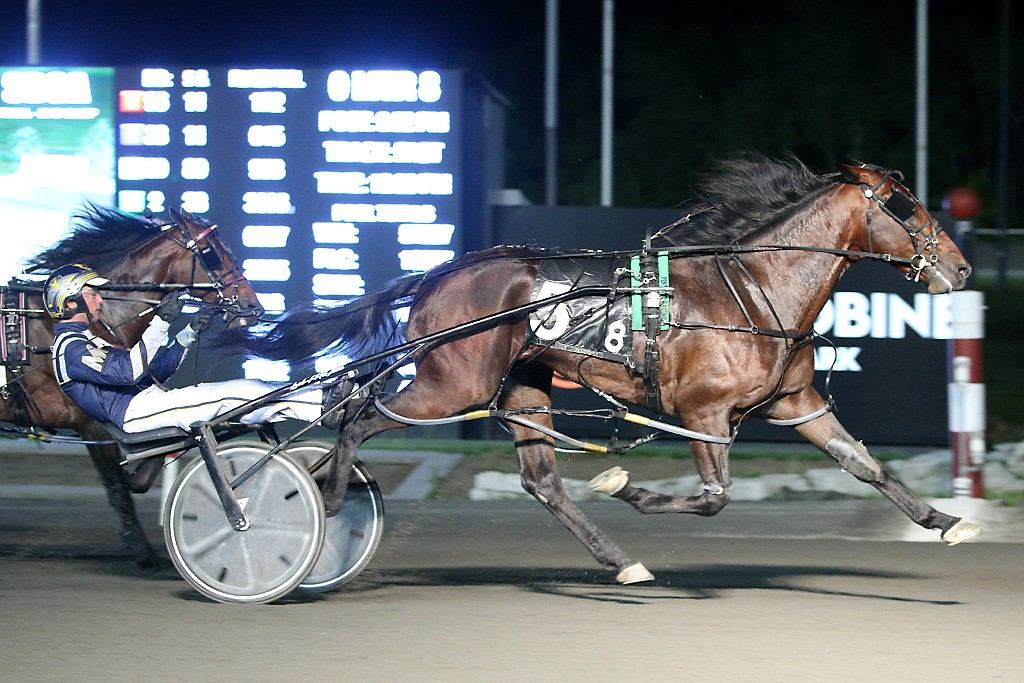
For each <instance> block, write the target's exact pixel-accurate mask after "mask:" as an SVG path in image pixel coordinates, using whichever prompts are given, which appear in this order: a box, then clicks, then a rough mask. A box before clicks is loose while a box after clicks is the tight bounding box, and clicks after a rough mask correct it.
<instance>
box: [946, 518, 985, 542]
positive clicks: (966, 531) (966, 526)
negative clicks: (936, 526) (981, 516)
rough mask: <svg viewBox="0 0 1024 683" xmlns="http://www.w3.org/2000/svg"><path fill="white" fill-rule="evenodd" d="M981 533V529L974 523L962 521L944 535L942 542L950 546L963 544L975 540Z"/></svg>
mask: <svg viewBox="0 0 1024 683" xmlns="http://www.w3.org/2000/svg"><path fill="white" fill-rule="evenodd" d="M980 533H981V527H980V526H978V525H977V524H975V523H974V522H968V521H965V520H962V519H961V520H960V521H959V522H957V523H956V524H954V525H953V526H951V527H950V528H949V529H947V530H946V533H944V534H942V540H943V541H945V542H946V543H948V544H949V545H956V544H957V543H963V542H964V541H966V540H968V539H971V538H974V537H975V536H977V535H978V534H980Z"/></svg>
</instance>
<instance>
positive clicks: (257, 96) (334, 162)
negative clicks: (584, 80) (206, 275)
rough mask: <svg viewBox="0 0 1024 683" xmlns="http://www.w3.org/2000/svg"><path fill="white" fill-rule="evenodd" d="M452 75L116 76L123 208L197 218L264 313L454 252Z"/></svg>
mask: <svg viewBox="0 0 1024 683" xmlns="http://www.w3.org/2000/svg"><path fill="white" fill-rule="evenodd" d="M460 77H461V74H460V73H459V72H453V71H433V70H424V71H411V70H358V69H357V70H346V69H242V68H196V67H189V68H169V67H167V68H164V67H151V68H139V69H125V68H118V69H117V70H116V81H115V83H116V88H115V90H116V98H117V104H116V109H117V132H116V137H117V205H118V207H119V208H121V209H122V210H125V211H130V212H134V213H142V212H144V211H147V210H148V211H151V212H153V213H155V214H160V213H162V212H164V211H165V210H166V208H167V207H169V206H179V205H180V206H182V207H183V208H185V209H186V210H188V211H191V212H194V213H199V214H206V215H208V216H209V217H210V219H211V220H213V221H215V222H217V223H218V224H220V225H222V226H224V228H225V229H224V234H225V236H226V237H228V238H229V239H231V238H232V236H235V238H234V247H235V253H236V255H237V256H238V257H239V259H240V260H241V263H242V267H243V269H244V271H245V275H246V277H247V278H248V279H249V280H250V281H251V282H252V283H253V285H254V287H255V288H256V290H257V292H258V294H259V296H260V300H261V302H262V303H263V305H264V307H265V308H266V309H267V310H268V311H282V310H285V309H286V308H287V307H288V306H289V305H290V304H292V303H295V302H298V301H309V300H313V301H317V302H320V303H341V302H344V301H346V300H348V299H351V298H352V297H355V296H358V295H361V294H364V293H365V292H367V291H370V290H371V289H373V288H376V287H379V286H381V285H383V284H384V283H385V282H387V281H388V280H390V279H392V278H394V277H397V276H399V275H401V274H403V273H406V272H412V271H423V270H427V269H429V268H431V267H433V266H435V265H437V264H438V263H441V262H443V261H446V260H448V259H450V258H452V257H453V256H455V254H456V253H457V252H459V250H460V248H461V244H460V237H461V234H460V233H461V227H462V216H461V213H462V212H461V204H460V189H461V188H460V184H461V182H462V177H461V174H460V163H459V161H460V158H461V149H460V133H461V131H460V125H461V120H460V117H459V112H460V110H461V101H460V86H461V82H460Z"/></svg>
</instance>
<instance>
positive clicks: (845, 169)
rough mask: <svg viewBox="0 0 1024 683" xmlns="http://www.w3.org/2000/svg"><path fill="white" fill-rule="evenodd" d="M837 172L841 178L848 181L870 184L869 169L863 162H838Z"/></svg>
mask: <svg viewBox="0 0 1024 683" xmlns="http://www.w3.org/2000/svg"><path fill="white" fill-rule="evenodd" d="M839 172H840V174H842V176H843V180H844V181H846V182H848V183H868V184H870V182H869V181H870V178H871V171H870V169H869V168H868V165H867V164H865V163H862V162H859V161H850V162H848V163H842V164H839Z"/></svg>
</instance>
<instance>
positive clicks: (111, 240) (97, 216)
mask: <svg viewBox="0 0 1024 683" xmlns="http://www.w3.org/2000/svg"><path fill="white" fill-rule="evenodd" d="M158 234H160V229H159V228H158V227H157V226H156V225H154V224H153V223H150V222H149V221H147V220H144V219H142V218H138V217H136V216H132V215H130V214H127V213H123V212H121V211H117V210H115V209H107V208H103V207H100V206H96V205H95V204H86V205H85V206H84V207H83V208H82V209H81V210H80V211H78V212H77V213H75V214H74V215H73V216H72V218H71V234H69V235H68V236H67V237H65V238H64V239H62V240H61V241H60V242H58V243H57V244H56V245H54V246H53V247H51V248H49V249H47V250H46V251H44V252H42V253H40V254H37V255H36V256H33V257H32V258H31V259H29V260H28V261H27V263H26V265H28V266H29V267H30V268H38V269H53V268H58V267H60V266H62V265H64V264H66V263H83V264H85V265H87V266H91V267H92V268H94V269H96V270H98V271H100V272H101V273H102V272H103V270H104V269H105V268H107V267H108V266H111V265H112V264H114V263H117V262H119V261H121V260H123V259H124V255H125V253H126V252H128V251H131V250H132V249H134V248H135V247H137V246H139V245H140V244H142V243H143V242H145V241H146V240H149V239H152V238H153V237H155V236H156V235H158Z"/></svg>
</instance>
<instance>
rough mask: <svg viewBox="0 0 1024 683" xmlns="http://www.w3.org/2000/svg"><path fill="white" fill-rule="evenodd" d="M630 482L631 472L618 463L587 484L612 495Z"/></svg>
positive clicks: (598, 491)
mask: <svg viewBox="0 0 1024 683" xmlns="http://www.w3.org/2000/svg"><path fill="white" fill-rule="evenodd" d="M628 483H629V472H627V471H626V470H624V469H622V468H621V467H619V466H618V465H616V466H615V467H613V468H611V469H610V470H605V471H604V472H602V473H601V474H599V475H597V476H596V477H594V478H593V479H591V480H590V482H589V483H588V484H587V485H588V486H589V487H590V490H591V491H594V492H595V493H607V494H608V495H609V496H612V495H615V494H616V493H618V492H619V491H621V490H622V487H624V486H625V485H626V484H628ZM623 571H625V570H623ZM644 571H646V570H644Z"/></svg>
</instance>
